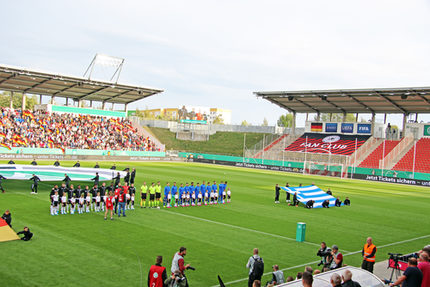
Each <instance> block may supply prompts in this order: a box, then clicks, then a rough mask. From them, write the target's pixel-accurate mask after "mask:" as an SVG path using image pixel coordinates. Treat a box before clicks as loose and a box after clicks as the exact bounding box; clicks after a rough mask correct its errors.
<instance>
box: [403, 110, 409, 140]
mask: <svg viewBox="0 0 430 287" xmlns="http://www.w3.org/2000/svg"><path fill="white" fill-rule="evenodd" d="M407 120H408V114H406V113H404V114H403V125H402V138H404V137H405V131H406V122H407Z"/></svg>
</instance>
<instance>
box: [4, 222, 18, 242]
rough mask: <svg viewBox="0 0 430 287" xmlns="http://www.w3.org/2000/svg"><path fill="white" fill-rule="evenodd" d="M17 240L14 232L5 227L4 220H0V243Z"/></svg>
mask: <svg viewBox="0 0 430 287" xmlns="http://www.w3.org/2000/svg"><path fill="white" fill-rule="evenodd" d="M16 239H19V237H18V235H16V233H15V231H13V230H12V228H10V226H9V225H7V223H6V221H4V219H2V218H0V242H3V241H9V240H16Z"/></svg>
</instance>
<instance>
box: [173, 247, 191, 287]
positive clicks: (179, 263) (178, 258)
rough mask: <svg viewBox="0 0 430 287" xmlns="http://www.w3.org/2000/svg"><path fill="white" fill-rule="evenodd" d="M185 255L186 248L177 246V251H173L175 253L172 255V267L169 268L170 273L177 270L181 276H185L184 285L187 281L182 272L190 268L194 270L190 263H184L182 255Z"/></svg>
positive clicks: (186, 284)
mask: <svg viewBox="0 0 430 287" xmlns="http://www.w3.org/2000/svg"><path fill="white" fill-rule="evenodd" d="M185 255H187V248H185V247H181V248H179V252H178V253H175V255H174V256H173V260H172V268H171V269H170V271H171V272H172V275H174V274H175V272H176V271H178V270H179V273H180V275H181V277H184V278H185V285H184V286H188V282H187V280H186V277H185V274H184V272H185V270H186V269H190V270H195V269H194V268H193V267H191V266H190V264H187V265H184V256H185Z"/></svg>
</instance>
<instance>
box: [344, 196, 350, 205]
mask: <svg viewBox="0 0 430 287" xmlns="http://www.w3.org/2000/svg"><path fill="white" fill-rule="evenodd" d="M343 204H344V205H351V201H350V200H349V198H348V197H347V198H345V201H344V202H343Z"/></svg>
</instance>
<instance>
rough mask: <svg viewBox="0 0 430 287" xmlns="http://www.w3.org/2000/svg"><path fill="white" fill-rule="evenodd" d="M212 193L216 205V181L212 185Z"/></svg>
mask: <svg viewBox="0 0 430 287" xmlns="http://www.w3.org/2000/svg"><path fill="white" fill-rule="evenodd" d="M212 192H213V193H214V195H215V199H214V203H215V204H217V203H218V186H217V185H216V181H214V183H213V184H212Z"/></svg>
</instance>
